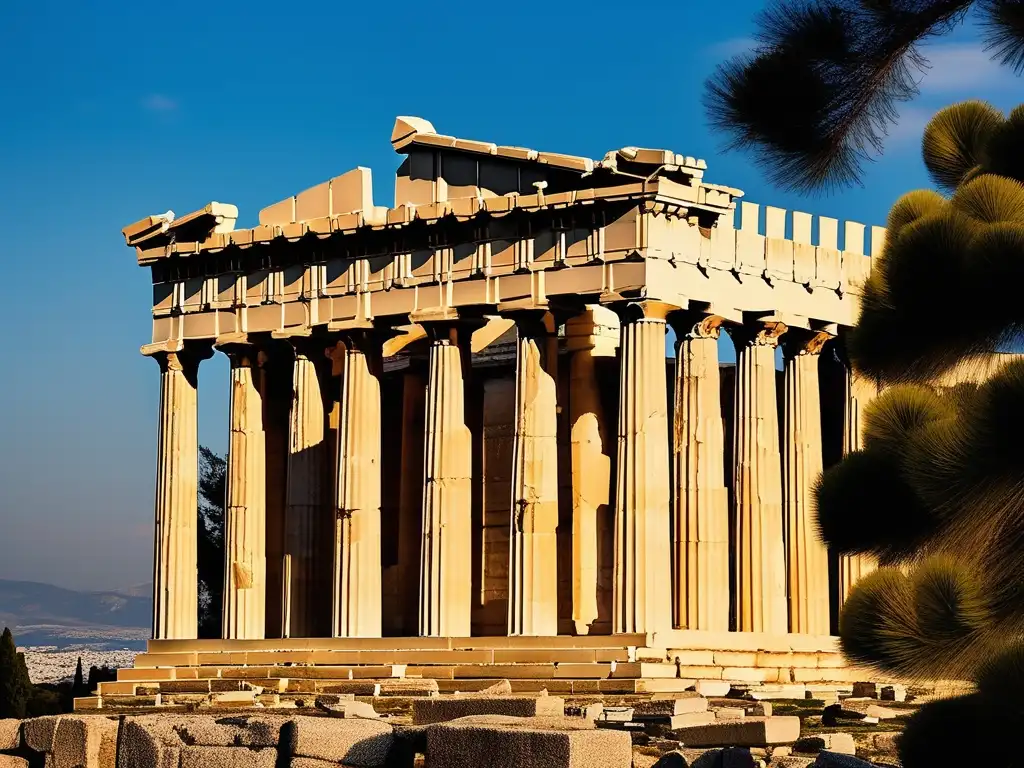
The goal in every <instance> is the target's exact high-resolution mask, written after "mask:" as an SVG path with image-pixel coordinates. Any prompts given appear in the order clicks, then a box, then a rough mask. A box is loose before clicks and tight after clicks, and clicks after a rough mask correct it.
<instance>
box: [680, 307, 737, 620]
mask: <svg viewBox="0 0 1024 768" xmlns="http://www.w3.org/2000/svg"><path fill="white" fill-rule="evenodd" d="M671 321H672V324H673V327H674V328H675V331H676V387H675V429H674V430H673V434H674V440H673V456H674V459H675V489H674V490H675V493H674V497H675V505H674V507H673V510H672V598H673V599H672V625H673V626H674V627H677V628H680V629H708V630H717V631H728V629H729V493H728V490H727V489H726V487H725V434H724V427H723V421H722V402H721V392H720V389H721V383H720V378H719V373H718V336H719V326H720V324H721V318H719V317H714V316H706V315H695V314H693V313H689V312H679V313H676V314H674V315H672V317H671Z"/></svg>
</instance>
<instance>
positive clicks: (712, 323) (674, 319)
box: [668, 310, 725, 341]
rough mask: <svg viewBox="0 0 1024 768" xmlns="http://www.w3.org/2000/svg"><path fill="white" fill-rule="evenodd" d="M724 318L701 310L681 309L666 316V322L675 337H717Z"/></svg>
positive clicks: (681, 338) (680, 339) (679, 338)
mask: <svg viewBox="0 0 1024 768" xmlns="http://www.w3.org/2000/svg"><path fill="white" fill-rule="evenodd" d="M724 322H725V318H724V317H721V316H720V315H709V314H705V313H703V312H690V311H687V310H682V311H680V312H672V313H671V314H669V316H668V324H669V325H670V326H671V327H672V330H674V331H675V332H676V339H677V340H679V341H682V340H683V339H717V338H718V337H719V335H720V334H721V330H722V323H724Z"/></svg>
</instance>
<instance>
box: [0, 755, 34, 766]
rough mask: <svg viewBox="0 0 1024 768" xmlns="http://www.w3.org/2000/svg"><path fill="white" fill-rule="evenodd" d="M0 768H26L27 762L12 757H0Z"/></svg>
mask: <svg viewBox="0 0 1024 768" xmlns="http://www.w3.org/2000/svg"><path fill="white" fill-rule="evenodd" d="M0 768H28V760H26V759H25V758H23V757H15V756H14V755H0Z"/></svg>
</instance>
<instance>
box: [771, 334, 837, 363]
mask: <svg viewBox="0 0 1024 768" xmlns="http://www.w3.org/2000/svg"><path fill="white" fill-rule="evenodd" d="M833 338H834V337H833V336H832V334H831V333H828V332H827V331H810V330H807V329H806V328H790V329H789V330H788V331H787V333H786V335H785V337H784V338H783V339H782V353H783V354H784V355H785V356H786V357H787V358H790V357H799V356H800V355H819V354H821V350H822V349H824V347H825V345H826V344H827V343H828V342H829V341H831V340H832V339H833Z"/></svg>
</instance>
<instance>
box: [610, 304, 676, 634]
mask: <svg viewBox="0 0 1024 768" xmlns="http://www.w3.org/2000/svg"><path fill="white" fill-rule="evenodd" d="M672 309H675V307H671V306H669V305H667V304H662V303H660V302H654V301H644V302H636V303H633V304H629V305H627V306H626V307H624V308H622V310H621V312H620V317H621V321H622V330H621V339H622V341H621V350H620V354H621V359H622V375H621V380H620V383H619V435H618V461H617V468H616V469H617V473H616V489H615V587H614V615H613V620H612V631H613V632H617V633H621V632H656V631H658V630H662V629H670V628H671V626H672V603H671V586H670V583H669V578H668V577H669V576H670V574H671V570H672V568H671V566H672V558H671V547H670V544H669V542H670V538H669V537H670V529H669V444H668V401H667V392H668V381H667V377H666V373H665V327H666V326H665V317H666V315H667V313H668V312H669V311H671V310H672Z"/></svg>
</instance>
